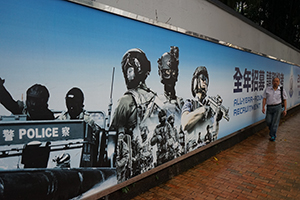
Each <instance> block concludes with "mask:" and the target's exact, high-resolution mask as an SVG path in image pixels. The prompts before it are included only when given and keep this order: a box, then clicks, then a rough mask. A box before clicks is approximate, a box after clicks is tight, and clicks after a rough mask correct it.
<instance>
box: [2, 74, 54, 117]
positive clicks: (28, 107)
mask: <svg viewBox="0 0 300 200" xmlns="http://www.w3.org/2000/svg"><path fill="white" fill-rule="evenodd" d="M49 96H50V94H49V91H48V89H47V88H46V87H45V86H43V85H41V84H34V85H32V86H31V87H30V88H28V90H27V91H26V102H25V103H24V102H23V101H20V100H17V101H15V100H14V99H13V98H12V96H11V95H10V93H9V92H8V91H7V90H6V88H5V87H4V80H3V79H1V78H0V103H1V104H2V105H3V106H4V107H5V108H6V109H7V110H9V111H10V112H12V114H14V115H21V114H23V115H26V118H27V120H52V119H54V114H53V112H52V111H50V110H49V109H48V100H49Z"/></svg>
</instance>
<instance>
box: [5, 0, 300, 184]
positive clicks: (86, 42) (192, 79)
mask: <svg viewBox="0 0 300 200" xmlns="http://www.w3.org/2000/svg"><path fill="white" fill-rule="evenodd" d="M94 3H95V2H94ZM0 4H1V6H0V21H1V26H0V32H1V37H0V44H1V45H0V57H1V59H0V66H1V72H0V78H1V80H0V93H1V94H0V101H1V105H0V116H1V120H0V130H1V132H0V134H1V137H0V144H1V150H2V152H4V153H3V154H2V155H0V159H2V161H1V162H0V168H1V170H9V169H18V168H19V169H20V168H21V169H25V168H28V167H26V165H25V164H24V162H23V163H22V160H23V161H24V159H25V158H26V157H28V155H27V156H26V155H25V156H24V154H25V153H24V152H25V151H27V150H25V149H26V148H27V147H28V146H30V148H31V147H32V146H33V147H34V148H36V150H39V149H40V150H42V149H43V148H44V149H45V148H46V149H48V152H47V151H46V153H45V156H43V155H42V157H43V158H45V157H47V159H46V165H45V166H46V167H48V168H59V167H61V168H75V167H105V168H107V167H108V168H110V169H111V171H113V172H114V177H113V179H112V180H110V181H109V183H108V185H109V186H112V185H115V184H118V183H120V182H123V181H125V180H128V179H130V178H132V177H134V176H136V175H139V174H142V173H144V172H146V171H148V170H151V169H153V168H155V167H157V166H159V165H161V164H163V163H166V162H168V161H170V160H172V159H175V158H177V157H180V156H182V155H184V154H186V153H188V152H191V151H193V150H195V149H198V148H201V147H202V146H204V145H207V144H208V143H213V142H214V141H216V140H218V139H220V138H222V137H225V136H227V135H229V134H231V133H233V132H235V131H237V130H240V129H242V128H244V127H246V126H248V125H251V124H253V123H255V122H258V121H260V120H262V119H264V117H265V115H264V114H263V113H262V111H261V110H262V99H263V97H262V94H263V91H264V89H265V88H266V87H267V86H270V85H271V84H272V79H273V78H274V77H279V78H280V82H281V85H283V86H284V89H285V90H286V92H287V94H288V99H287V105H288V108H290V107H292V106H295V105H297V104H299V103H300V89H299V88H300V78H299V77H300V69H299V67H297V66H295V65H291V64H288V63H285V62H280V61H278V60H274V59H270V58H267V57H263V56H260V55H256V54H252V53H249V52H246V51H242V50H239V49H234V48H230V47H228V46H223V45H220V44H217V43H213V42H210V41H206V40H203V39H200V38H197V37H192V36H190V35H187V34H184V33H182V32H176V31H172V30H169V29H165V28H162V27H158V26H153V25H151V24H147V23H144V22H141V21H137V20H132V19H130V18H126V17H123V16H119V15H115V14H112V13H109V12H104V11H101V10H99V9H96V6H94V7H93V5H94V4H92V1H91V2H90V3H87V4H89V5H90V6H91V7H89V6H83V5H79V4H75V3H72V2H68V1H46V0H44V1H37V0H28V1H26V2H25V1H19V2H17V3H16V2H14V3H13V2H10V1H2V2H1V3H0ZM95 5H96V4H95ZM43 106H44V107H43ZM73 119H77V120H80V124H81V125H78V128H76V129H75V130H76V131H75V132H72V131H69V129H68V128H67V129H66V127H72V123H71V122H70V121H72V120H73ZM18 120H19V121H18ZM62 120H67V122H66V124H61V123H62V122H61V121H62ZM12 121H13V122H12ZM24 121H25V122H27V123H29V124H27V123H24ZM24 124H25V125H24ZM75 125H76V124H75ZM75 125H74V127H76V126H75ZM71 129H72V128H71ZM72 130H74V129H72ZM73 133H74V134H75V136H76V138H72V140H71V138H70V139H69V138H68V137H69V136H70V134H73ZM75 136H74V137H75ZM25 138H26V140H23V139H25ZM41 138H42V140H41ZM8 141H9V142H10V143H9V144H8V143H7V142H8ZM57 142H60V143H59V144H57ZM17 143H18V146H17V147H11V146H10V145H14V144H15V145H17ZM77 144H78V145H77ZM47 145H48V146H47ZM55 145H58V146H59V145H63V146H65V147H66V148H63V147H62V148H59V149H57V148H56V147H55ZM72 145H73V147H74V148H73V149H76V151H77V152H76V153H73V152H71V150H72V148H71V147H72ZM14 149H15V150H16V149H18V152H17V153H11V152H12V151H13V150H14ZM49 152H50V153H49ZM55 152H57V153H55ZM29 155H33V157H34V154H29ZM75 155H76V156H75ZM24 157H25V158H24ZM74 160H76V165H75V164H72V163H73V162H74ZM27 161H28V162H29V164H32V165H28V166H29V168H39V167H40V166H39V165H35V163H34V162H32V161H31V159H27ZM64 162H65V163H64ZM25 163H26V162H25ZM50 163H51V164H50ZM64 164H65V165H64ZM30 166H31V167H30ZM100 189H101V188H100Z"/></svg>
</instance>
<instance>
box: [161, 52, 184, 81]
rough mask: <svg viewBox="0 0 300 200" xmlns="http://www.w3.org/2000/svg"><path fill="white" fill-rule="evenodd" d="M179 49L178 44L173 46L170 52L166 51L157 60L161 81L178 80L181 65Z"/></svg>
mask: <svg viewBox="0 0 300 200" xmlns="http://www.w3.org/2000/svg"><path fill="white" fill-rule="evenodd" d="M178 57H179V49H178V47H176V46H171V49H170V52H166V53H164V54H163V55H162V56H161V58H159V59H158V60H157V63H158V75H159V76H160V77H161V82H162V83H164V81H167V80H169V81H173V82H176V81H177V77H178V65H179V60H178Z"/></svg>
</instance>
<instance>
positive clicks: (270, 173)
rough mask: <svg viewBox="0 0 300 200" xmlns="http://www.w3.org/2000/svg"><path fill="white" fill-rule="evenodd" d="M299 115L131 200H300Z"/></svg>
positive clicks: (253, 136)
mask: <svg viewBox="0 0 300 200" xmlns="http://www.w3.org/2000/svg"><path fill="white" fill-rule="evenodd" d="M299 127H300V112H298V113H296V114H294V115H293V116H290V117H288V118H284V119H283V120H282V121H281V124H280V126H279V128H278V131H277V139H276V141H275V142H270V141H269V136H268V129H267V128H265V129H263V130H261V131H260V132H257V133H256V134H254V135H252V136H251V137H249V138H247V139H246V140H244V141H242V142H241V143H239V144H236V145H235V146H233V147H231V148H229V149H227V150H225V151H222V152H221V153H219V154H217V155H216V156H214V157H212V158H210V159H208V160H206V161H204V162H203V163H201V164H199V165H197V166H195V167H194V168H192V169H190V170H188V171H186V172H184V173H182V174H180V175H178V176H175V177H174V178H172V179H171V180H169V181H167V182H166V183H164V184H161V185H159V186H157V187H154V188H152V189H150V190H149V191H147V192H145V193H143V194H141V195H139V196H137V197H135V198H133V200H154V199H157V200H158V199H159V200H183V199H184V200H196V199H245V200H246V199H272V200H276V199H290V200H295V199H300V130H299Z"/></svg>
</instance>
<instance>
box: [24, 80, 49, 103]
mask: <svg viewBox="0 0 300 200" xmlns="http://www.w3.org/2000/svg"><path fill="white" fill-rule="evenodd" d="M26 95H27V97H33V98H38V99H40V101H41V102H43V103H47V102H48V99H49V96H50V94H49V91H48V89H47V88H46V87H45V86H43V85H40V84H34V85H33V86H31V87H30V88H28V90H27V91H26Z"/></svg>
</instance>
